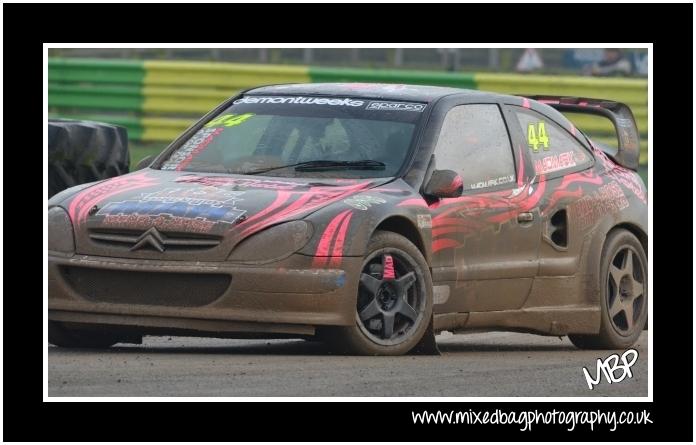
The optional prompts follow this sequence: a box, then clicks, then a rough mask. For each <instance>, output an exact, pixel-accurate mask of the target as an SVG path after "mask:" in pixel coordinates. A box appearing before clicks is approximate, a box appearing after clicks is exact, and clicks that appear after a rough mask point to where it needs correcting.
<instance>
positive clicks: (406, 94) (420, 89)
mask: <svg viewBox="0 0 696 445" xmlns="http://www.w3.org/2000/svg"><path fill="white" fill-rule="evenodd" d="M246 94H253V95H261V94H264V95H265V94H278V95H295V94H302V95H317V96H347V97H364V98H372V99H385V100H409V101H416V102H432V101H434V100H436V99H439V98H441V97H444V96H450V95H453V94H460V95H470V96H486V97H487V98H488V99H492V98H495V97H497V96H499V95H497V94H495V93H489V92H483V91H478V90H467V89H463V88H450V87H438V86H427V85H406V84H390V83H295V84H283V85H270V86H264V87H259V88H254V89H252V90H249V91H247V92H246Z"/></svg>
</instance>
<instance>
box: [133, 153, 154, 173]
mask: <svg viewBox="0 0 696 445" xmlns="http://www.w3.org/2000/svg"><path fill="white" fill-rule="evenodd" d="M154 160H155V157H154V156H153V155H148V156H145V157H144V158H142V159H141V160H140V162H138V165H136V166H135V169H136V170H142V169H144V168H145V167H148V166H149V165H150V164H152V161H154Z"/></svg>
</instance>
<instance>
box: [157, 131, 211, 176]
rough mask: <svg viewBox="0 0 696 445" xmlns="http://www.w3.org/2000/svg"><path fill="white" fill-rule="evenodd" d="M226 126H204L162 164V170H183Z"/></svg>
mask: <svg viewBox="0 0 696 445" xmlns="http://www.w3.org/2000/svg"><path fill="white" fill-rule="evenodd" d="M223 130H224V128H222V127H218V128H202V129H200V130H198V131H197V132H196V134H194V135H193V136H192V137H191V139H189V140H188V141H186V143H185V144H184V145H182V146H181V147H179V149H178V150H176V151H175V152H174V153H172V155H171V156H170V157H169V159H167V161H166V162H165V163H164V164H162V168H161V169H162V170H182V169H183V168H184V167H186V166H187V165H189V164H190V163H191V160H192V159H193V157H194V156H196V155H197V154H199V153H200V152H202V151H203V150H205V148H206V147H207V146H208V145H209V144H210V143H211V142H212V141H213V139H215V136H217V135H219V134H220V133H222V131H223Z"/></svg>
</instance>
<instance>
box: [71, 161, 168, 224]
mask: <svg viewBox="0 0 696 445" xmlns="http://www.w3.org/2000/svg"><path fill="white" fill-rule="evenodd" d="M155 183H156V181H155V179H154V178H153V177H151V176H149V175H148V173H146V172H142V173H135V174H129V175H124V176H119V177H116V178H113V179H110V180H108V181H104V182H102V183H101V184H98V185H95V186H94V187H88V188H86V189H85V190H83V191H81V192H80V193H78V194H77V195H76V196H75V197H74V198H73V199H72V201H70V205H69V206H68V214H69V215H70V219H71V220H72V221H73V222H74V223H75V224H78V225H79V224H82V223H83V222H84V221H85V220H86V219H87V216H89V212H90V210H91V209H93V208H94V206H95V205H97V204H98V203H100V202H101V201H103V200H105V199H107V198H110V197H111V196H114V195H117V194H119V193H123V192H127V191H130V190H136V189H139V188H146V187H149V186H152V185H154V184H155Z"/></svg>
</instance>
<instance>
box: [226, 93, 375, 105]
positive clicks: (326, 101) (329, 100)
mask: <svg viewBox="0 0 696 445" xmlns="http://www.w3.org/2000/svg"><path fill="white" fill-rule="evenodd" d="M234 103H235V105H236V104H299V105H331V106H348V107H361V106H363V105H364V104H365V102H364V101H362V100H355V99H350V98H347V97H346V98H341V99H339V98H335V97H304V96H245V97H242V98H241V99H237V100H235V101H234Z"/></svg>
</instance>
